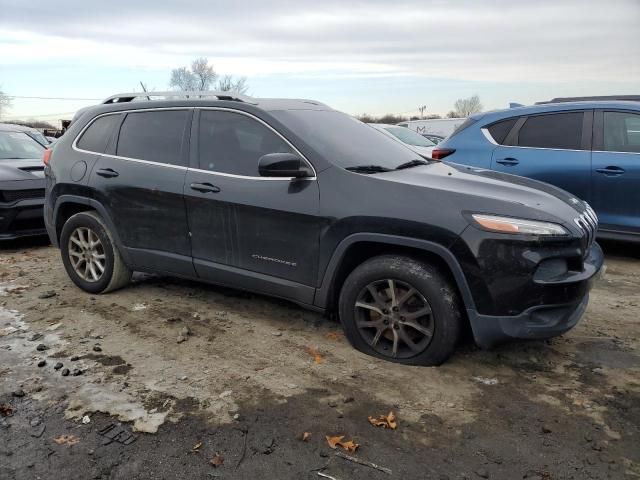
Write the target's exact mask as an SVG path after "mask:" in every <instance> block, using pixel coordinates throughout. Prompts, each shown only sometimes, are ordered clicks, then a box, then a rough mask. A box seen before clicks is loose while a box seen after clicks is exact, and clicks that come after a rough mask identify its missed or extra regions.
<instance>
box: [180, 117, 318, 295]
mask: <svg viewBox="0 0 640 480" xmlns="http://www.w3.org/2000/svg"><path fill="white" fill-rule="evenodd" d="M196 116H197V118H196V122H195V124H196V128H194V133H196V138H197V140H196V141H194V142H192V143H193V144H194V146H195V148H194V149H193V152H194V155H193V158H192V164H193V165H194V166H195V168H192V169H190V170H189V172H188V173H187V178H186V181H185V199H186V203H187V210H188V215H189V226H190V231H191V243H192V252H193V259H194V265H195V268H196V271H197V273H198V275H199V276H201V277H203V278H206V279H209V280H211V281H214V282H217V283H223V284H228V285H231V286H238V287H241V288H246V289H250V290H257V291H262V292H265V293H269V294H272V295H278V296H282V297H287V298H294V299H296V300H298V301H302V302H306V303H311V302H312V299H313V286H314V280H315V278H316V273H317V263H318V242H319V223H318V209H319V190H318V185H317V180H316V178H315V177H312V178H302V179H291V178H278V177H261V176H260V175H259V173H258V160H259V158H260V157H262V156H263V155H266V154H269V153H285V152H290V153H296V154H298V155H300V154H299V152H297V151H296V150H295V149H294V148H293V147H292V145H291V144H290V143H289V142H287V141H286V140H285V139H284V138H283V137H282V136H280V135H279V134H278V133H277V132H275V130H273V129H271V128H270V127H269V126H268V125H267V124H266V123H264V122H263V121H262V120H259V119H258V118H257V117H254V116H252V115H250V114H247V113H244V112H239V111H232V110H226V109H202V110H201V111H199V112H198V113H197V115H196ZM311 170H313V169H312V168H311Z"/></svg>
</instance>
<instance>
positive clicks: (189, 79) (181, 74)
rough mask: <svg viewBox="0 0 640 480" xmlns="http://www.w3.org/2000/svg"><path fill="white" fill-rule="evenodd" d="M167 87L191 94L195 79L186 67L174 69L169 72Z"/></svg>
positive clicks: (194, 87)
mask: <svg viewBox="0 0 640 480" xmlns="http://www.w3.org/2000/svg"><path fill="white" fill-rule="evenodd" d="M169 86H171V87H173V88H177V89H178V90H182V91H183V92H192V91H194V90H195V89H196V77H195V76H194V75H193V73H192V72H191V70H189V69H188V68H187V67H180V68H174V69H173V70H171V80H170V81H169Z"/></svg>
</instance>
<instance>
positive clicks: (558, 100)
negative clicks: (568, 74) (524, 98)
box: [536, 95, 640, 105]
mask: <svg viewBox="0 0 640 480" xmlns="http://www.w3.org/2000/svg"><path fill="white" fill-rule="evenodd" d="M585 101H591V102H600V101H625V102H640V95H599V96H592V97H557V98H552V99H551V100H547V101H544V102H536V105H544V104H545V103H565V102H585Z"/></svg>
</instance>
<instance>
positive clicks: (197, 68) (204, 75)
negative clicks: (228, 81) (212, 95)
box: [191, 57, 218, 92]
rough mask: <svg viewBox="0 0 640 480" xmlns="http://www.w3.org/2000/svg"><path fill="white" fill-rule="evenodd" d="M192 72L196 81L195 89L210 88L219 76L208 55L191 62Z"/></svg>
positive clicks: (203, 89)
mask: <svg viewBox="0 0 640 480" xmlns="http://www.w3.org/2000/svg"><path fill="white" fill-rule="evenodd" d="M191 74H192V75H193V77H194V79H195V82H196V88H195V89H196V90H197V91H200V92H202V91H205V90H209V87H211V84H212V83H213V82H215V81H216V79H217V78H218V74H217V73H216V71H215V70H214V69H213V65H209V59H207V58H206V57H200V58H196V59H195V60H194V61H193V62H192V63H191Z"/></svg>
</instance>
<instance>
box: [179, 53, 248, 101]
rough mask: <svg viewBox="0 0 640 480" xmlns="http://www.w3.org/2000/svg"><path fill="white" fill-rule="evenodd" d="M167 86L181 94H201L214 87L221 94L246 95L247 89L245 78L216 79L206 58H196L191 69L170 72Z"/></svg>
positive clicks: (184, 68)
mask: <svg viewBox="0 0 640 480" xmlns="http://www.w3.org/2000/svg"><path fill="white" fill-rule="evenodd" d="M216 81H217V82H216ZM169 86H170V87H172V88H176V89H178V90H182V91H183V92H184V91H195V92H202V91H207V90H209V89H211V87H214V88H215V89H216V90H221V91H223V92H234V93H246V92H247V90H248V89H249V85H247V79H246V78H245V77H241V78H238V79H237V80H234V79H233V77H232V76H231V75H223V76H222V77H218V74H217V73H216V71H215V69H214V67H213V65H210V64H209V60H208V59H207V58H206V57H201V58H196V59H195V60H194V61H193V62H191V69H189V68H187V67H180V68H174V69H173V70H171V79H170V81H169Z"/></svg>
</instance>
